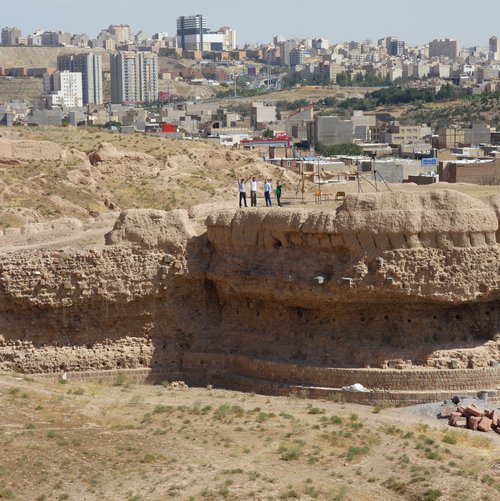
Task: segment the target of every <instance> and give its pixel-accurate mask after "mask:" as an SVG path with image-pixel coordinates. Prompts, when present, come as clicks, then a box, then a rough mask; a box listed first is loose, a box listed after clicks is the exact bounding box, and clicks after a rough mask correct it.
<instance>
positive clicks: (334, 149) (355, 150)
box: [317, 143, 363, 157]
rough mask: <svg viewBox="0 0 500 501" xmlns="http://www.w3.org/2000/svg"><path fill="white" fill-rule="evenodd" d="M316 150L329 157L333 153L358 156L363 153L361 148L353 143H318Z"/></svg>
mask: <svg viewBox="0 0 500 501" xmlns="http://www.w3.org/2000/svg"><path fill="white" fill-rule="evenodd" d="M317 151H318V152H319V153H320V154H321V155H323V156H325V157H331V156H334V155H349V156H360V155H362V154H363V149H362V148H361V147H360V146H358V145H357V144H354V143H342V144H331V145H324V144H320V145H318V148H317Z"/></svg>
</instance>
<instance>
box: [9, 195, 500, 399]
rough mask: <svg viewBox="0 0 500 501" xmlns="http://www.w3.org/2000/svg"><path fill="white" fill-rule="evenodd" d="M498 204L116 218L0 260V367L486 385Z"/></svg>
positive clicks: (433, 199)
mask: <svg viewBox="0 0 500 501" xmlns="http://www.w3.org/2000/svg"><path fill="white" fill-rule="evenodd" d="M498 206H499V198H498V197H496V198H492V199H491V200H490V203H489V204H486V203H483V202H481V201H478V200H476V199H474V198H471V197H469V196H467V195H463V194H460V193H458V192H455V191H446V190H440V191H429V192H424V193H415V192H393V193H374V194H358V195H348V196H347V198H346V200H345V202H344V203H343V204H342V205H341V206H340V207H339V208H337V209H335V208H329V209H321V208H318V209H310V208H309V209H282V208H277V209H271V210H266V209H247V210H243V211H242V210H223V211H215V212H212V211H211V209H210V206H209V205H208V206H204V207H198V208H194V209H192V210H191V211H190V212H187V211H185V210H174V211H170V212H164V211H154V210H128V211H124V212H122V213H121V214H120V216H119V218H118V220H117V221H116V223H115V225H114V228H113V230H112V231H111V232H109V233H107V234H106V235H105V236H104V235H103V237H102V239H103V244H102V245H101V246H93V247H90V248H86V249H85V250H68V249H65V250H57V249H54V250H50V249H44V250H42V249H33V250H30V249H26V250H22V251H20V250H10V251H4V252H3V253H2V255H1V258H0V308H1V315H0V333H1V336H0V340H1V341H0V367H1V368H2V369H4V370H16V371H20V372H27V373H37V372H58V371H83V370H101V369H117V368H118V369H120V368H121V369H123V368H153V369H156V370H161V371H166V372H168V371H170V372H171V373H172V374H180V375H181V376H183V377H184V378H185V379H187V380H191V381H193V382H196V383H209V382H211V381H212V380H213V381H217V382H219V383H221V381H222V383H221V384H226V385H228V386H238V387H245V385H246V384H247V383H248V381H249V378H259V377H262V378H263V379H265V380H266V381H270V382H272V381H278V382H280V383H282V384H288V383H291V382H295V383H297V382H298V381H297V379H299V380H301V381H300V382H301V383H304V384H311V385H316V386H338V385H341V384H343V383H352V382H353V379H352V377H351V378H349V377H346V374H349V370H359V371H358V372H357V373H356V376H355V380H356V381H360V382H363V383H364V384H366V385H368V386H369V387H370V383H371V386H372V387H378V388H385V387H387V386H391V387H394V388H399V387H401V388H404V386H405V382H404V380H401V381H399V380H398V376H397V374H396V375H394V377H393V378H392V379H391V383H390V384H389V383H387V381H386V380H383V379H382V380H380V382H378V383H377V382H376V378H375V380H374V379H373V377H374V376H373V374H374V373H373V372H370V370H369V369H377V370H379V371H378V372H377V374H378V373H380V372H382V373H383V372H384V371H383V370H382V369H385V370H386V371H389V372H390V371H391V370H394V369H396V370H402V369H405V370H408V371H410V372H411V371H415V370H416V369H428V368H434V369H440V370H447V371H448V370H449V371H451V372H452V373H453V374H456V375H457V377H458V374H460V377H458V380H464V378H465V379H467V376H466V372H464V371H467V370H469V371H471V370H472V372H473V373H474V377H472V376H471V377H472V379H473V380H474V381H473V382H471V384H470V385H469V386H471V387H474V388H475V387H478V388H480V387H485V386H486V387H489V386H492V385H494V384H495V381H497V380H498V375H499V374H498V369H496V366H497V361H498V360H500V342H499V337H498V335H499V333H500V319H499V314H498V312H499V308H498V306H499V273H498V270H499V263H500V259H499V255H500V248H499V246H498ZM283 364H285V365H283ZM287 364H288V365H287ZM287 366H289V367H294V371H295V376H294V378H295V379H294V381H292V380H290V378H289V377H288V376H287V375H286V367H287ZM478 369H479V370H482V371H486V372H484V375H483V376H484V377H483V381H481V377H482V376H481V374H482V373H477V370H478ZM340 370H344V372H338V371H340ZM380 370H382V371H380ZM474 370H476V372H474ZM297 371H298V372H297ZM308 371H313V372H314V371H323V372H321V374H320V372H316V373H314V374H313V373H312V372H311V373H309V372H308ZM325 371H330V372H325ZM346 371H347V372H346ZM363 371H364V372H363ZM223 374H226V375H227V376H228V377H226V378H224V377H222V376H221V375H223ZM440 374H441V375H442V376H443V377H444V378H445V379H446V378H448V380H447V382H444V383H443V384H444V385H447V388H450V389H451V388H452V387H453V384H450V381H453V379H452V378H453V376H449V377H448V376H447V375H446V374H447V373H445V372H443V371H441V373H440ZM464 374H465V375H464ZM471 374H472V373H471ZM478 374H479V375H478ZM353 377H354V376H353ZM474 378H476V379H474ZM484 378H485V379H484ZM488 378H489V379H488ZM438 379H439V378H438ZM398 381H399V382H398ZM250 386H251V385H250ZM439 386H440V383H439V381H438V382H435V381H434V382H433V383H432V384H427V386H426V383H425V381H424V382H421V383H419V384H418V385H417V388H418V389H421V390H425V389H427V388H429V387H430V388H433V389H439ZM455 386H457V389H460V384H458V383H457V385H455Z"/></svg>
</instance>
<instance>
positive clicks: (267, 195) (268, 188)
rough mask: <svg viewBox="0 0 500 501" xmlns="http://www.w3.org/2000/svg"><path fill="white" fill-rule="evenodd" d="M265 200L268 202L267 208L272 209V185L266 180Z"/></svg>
mask: <svg viewBox="0 0 500 501" xmlns="http://www.w3.org/2000/svg"><path fill="white" fill-rule="evenodd" d="M264 198H265V200H266V207H271V205H272V203H271V183H270V182H269V179H266V182H265V183H264Z"/></svg>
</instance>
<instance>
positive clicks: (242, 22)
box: [2, 0, 500, 46]
mask: <svg viewBox="0 0 500 501" xmlns="http://www.w3.org/2000/svg"><path fill="white" fill-rule="evenodd" d="M314 5H315V8H314V9H303V10H301V9H300V7H299V8H298V7H290V8H288V9H285V8H284V7H283V4H272V3H269V2H264V1H262V0H254V1H253V2H252V3H251V4H249V6H242V5H241V4H236V3H234V4H224V5H217V4H212V5H210V6H207V4H206V2H203V1H201V0H194V1H188V2H183V3H179V4H174V5H169V6H168V7H167V6H166V5H165V2H163V1H160V0H150V1H149V2H148V9H143V10H138V9H137V4H136V3H135V2H132V1H131V0H121V1H117V0H108V1H107V2H102V1H98V0H44V1H42V2H40V0H24V2H23V9H22V10H21V9H20V8H19V6H16V5H13V4H7V5H6V6H5V7H4V8H3V16H2V22H3V26H17V27H19V28H20V29H21V30H22V32H23V34H26V33H31V32H33V31H35V30H37V29H47V30H54V31H56V30H62V31H70V32H73V33H83V32H84V33H88V34H89V35H91V36H95V35H97V34H98V33H99V31H100V30H102V29H104V28H106V27H107V26H109V25H110V24H116V23H123V24H129V25H130V26H131V28H132V30H133V31H134V32H137V31H139V30H142V31H146V32H149V33H150V34H153V33H156V32H168V33H169V34H170V35H174V34H175V31H176V19H177V17H178V16H182V15H193V14H203V15H204V16H206V17H207V19H208V26H209V28H211V29H217V28H219V27H221V26H231V27H232V28H234V29H235V30H236V32H237V40H238V43H250V44H252V43H268V42H271V41H272V38H273V36H276V35H282V36H285V37H287V38H310V37H324V38H327V39H328V40H329V41H330V42H336V43H339V42H344V41H349V40H364V39H371V40H373V41H374V42H376V41H377V39H378V38H382V37H384V36H387V35H391V36H395V37H397V38H399V39H401V40H405V41H407V42H408V43H409V44H412V45H416V44H423V43H427V42H429V41H430V40H433V39H435V38H444V37H449V38H455V39H457V40H458V41H459V43H460V46H487V45H488V38H489V37H490V36H492V35H497V34H498V35H500V29H498V28H497V24H498V23H497V19H498V16H500V3H499V2H497V1H493V0H478V1H476V2H475V3H474V8H473V9H472V8H471V7H470V5H471V4H470V2H465V0H455V1H453V0H444V1H442V2H434V1H431V0H421V1H420V2H418V3H415V4H414V5H413V6H408V5H406V4H405V5H402V3H401V2H400V1H396V0H384V1H381V2H378V3H373V2H369V1H367V0H359V1H358V2H356V3H355V4H349V5H338V6H335V5H332V4H331V3H330V2H328V1H326V0H318V1H317V2H315V4H314ZM55 12H57V15H56V14H55ZM152 12H155V15H154V16H152V15H151V13H152ZM96 13H98V15H96ZM159 19H161V21H159ZM476 19H478V20H479V21H476ZM471 20H473V21H472V22H471ZM497 30H498V33H497Z"/></svg>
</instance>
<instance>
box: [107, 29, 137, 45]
mask: <svg viewBox="0 0 500 501" xmlns="http://www.w3.org/2000/svg"><path fill="white" fill-rule="evenodd" d="M107 31H108V33H110V34H111V35H113V37H114V39H115V42H116V45H120V44H123V43H127V42H130V41H131V40H132V33H131V31H130V26H129V25H128V24H112V25H110V27H109V28H108V30H107Z"/></svg>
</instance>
